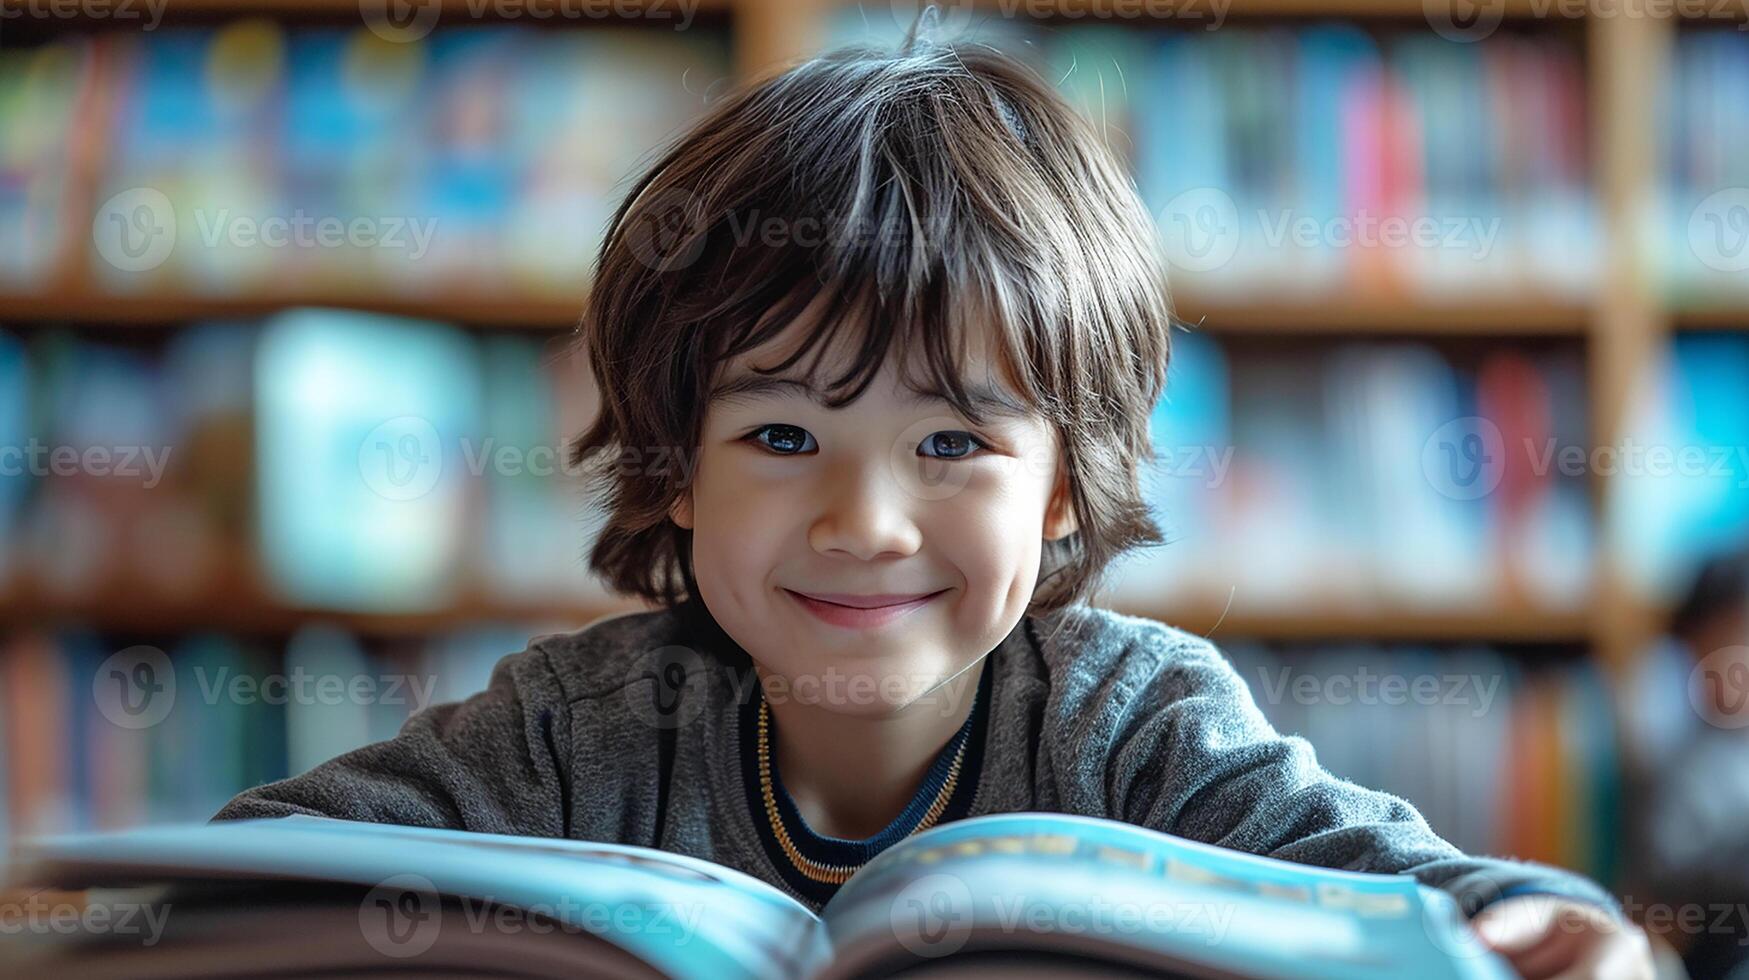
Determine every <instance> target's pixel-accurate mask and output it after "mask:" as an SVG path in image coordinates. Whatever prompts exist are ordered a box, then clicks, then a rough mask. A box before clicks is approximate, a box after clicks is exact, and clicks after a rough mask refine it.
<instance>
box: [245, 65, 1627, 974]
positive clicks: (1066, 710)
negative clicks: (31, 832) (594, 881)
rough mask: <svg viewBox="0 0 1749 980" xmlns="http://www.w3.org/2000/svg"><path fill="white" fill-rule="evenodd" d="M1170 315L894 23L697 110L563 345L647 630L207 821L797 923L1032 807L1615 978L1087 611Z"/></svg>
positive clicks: (612, 242) (1577, 910)
mask: <svg viewBox="0 0 1749 980" xmlns="http://www.w3.org/2000/svg"><path fill="white" fill-rule="evenodd" d="M1187 138H1194V135H1193V134H1192V135H1191V136H1188V137H1187ZM1170 321H1171V314H1170V307H1169V298H1168V296H1167V293H1166V289H1165V275H1164V269H1163V266H1162V262H1161V259H1160V257H1159V255H1158V251H1157V246H1156V239H1155V234H1154V230H1153V228H1152V226H1151V224H1150V221H1149V217H1148V214H1147V213H1146V211H1145V209H1144V208H1143V206H1142V204H1141V203H1140V201H1139V199H1138V197H1137V195H1136V193H1135V190H1134V185H1133V183H1132V182H1131V181H1130V179H1129V178H1128V177H1127V176H1126V175H1125V172H1124V170H1123V168H1122V167H1121V166H1120V164H1119V163H1118V161H1117V160H1116V159H1115V158H1114V157H1113V155H1112V154H1111V153H1110V151H1109V150H1108V149H1107V148H1106V147H1105V146H1104V145H1103V143H1102V142H1101V141H1100V139H1099V138H1098V137H1097V136H1096V134H1095V133H1094V132H1093V130H1092V129H1091V127H1090V126H1089V125H1088V124H1087V123H1086V122H1084V121H1083V120H1082V119H1081V118H1080V117H1079V116H1077V115H1076V114H1075V113H1074V112H1073V111H1072V110H1071V109H1070V108H1069V107H1068V106H1067V105H1066V103H1064V102H1063V101H1062V100H1061V99H1060V98H1059V97H1058V96H1057V95H1056V94H1055V93H1054V91H1053V90H1052V89H1051V87H1050V86H1049V85H1048V84H1047V83H1046V82H1044V81H1043V80H1041V79H1040V78H1039V77H1038V76H1037V75H1036V74H1034V73H1032V72H1031V71H1029V70H1028V69H1026V68H1025V67H1023V66H1021V65H1019V64H1018V63H1016V62H1014V61H1012V60H1010V59H1009V58H1007V57H1005V56H1003V55H1001V54H999V53H997V52H995V51H993V50H991V49H988V48H986V47H983V46H979V45H947V44H941V43H936V42H933V41H930V40H927V39H918V38H915V37H913V38H912V39H908V40H907V42H906V44H905V45H904V46H903V47H902V48H901V49H900V50H899V51H898V52H896V53H889V52H878V51H873V50H870V49H866V48H853V49H846V50H843V51H839V52H835V53H833V54H830V55H827V56H825V57H822V58H819V59H816V60H813V61H810V62H808V63H806V64H803V65H801V66H799V67H796V68H794V69H793V70H791V71H788V72H787V73H785V74H782V75H779V76H777V77H775V78H772V79H770V80H767V81H765V82H763V83H762V84H758V85H756V86H753V87H751V88H748V89H745V90H742V91H740V92H738V93H736V94H733V95H731V96H728V97H727V98H725V99H724V100H723V101H722V102H721V103H719V104H718V105H717V106H716V107H715V108H714V109H712V110H711V111H710V112H709V113H708V115H707V117H706V118H704V119H703V120H702V121H701V122H699V123H698V124H697V125H696V126H694V127H693V128H692V129H691V130H690V131H689V132H687V133H686V134H685V135H684V136H683V137H682V138H681V139H680V140H679V141H678V142H677V143H676V144H675V145H674V146H673V148H672V149H670V150H669V151H668V152H667V153H666V155H664V156H663V157H662V158H661V159H660V160H658V161H657V162H656V163H655V164H654V166H653V167H652V168H651V170H650V171H649V173H648V174H646V175H645V176H644V177H643V178H642V179H641V180H640V181H639V182H638V183H637V184H636V185H635V186H634V187H633V188H632V189H631V193H629V194H628V195H627V199H626V202H625V203H624V204H623V205H622V206H621V207H620V209H619V211H618V213H617V214H616V215H615V216H614V219H613V222H612V224H611V226H610V230H609V233H608V235H607V238H606V241H605V244H604V246H603V249H602V252H601V255H600V261H599V266H598V270H597V275H596V278H595V285H594V287H593V289H592V291H591V294H590V296H589V300H588V306H587V309H586V312H585V314H584V317H583V321H582V325H581V328H580V334H581V342H582V343H583V345H584V346H585V348H586V349H587V354H588V358H589V362H590V364H591V365H592V367H593V370H594V372H595V375H596V378H597V381H598V383H599V385H600V389H601V394H602V410H601V415H600V417H599V419H598V420H597V421H596V422H595V424H594V425H593V427H592V428H591V429H590V430H589V431H588V432H586V433H585V434H583V435H582V436H581V437H580V438H579V439H578V440H577V441H576V443H575V444H574V446H573V447H572V454H573V461H574V462H575V463H578V464H582V463H585V462H590V461H593V462H594V463H595V464H596V465H597V466H598V471H597V473H598V477H599V479H600V481H601V483H602V484H603V491H604V493H605V499H606V501H607V504H608V508H609V511H610V517H609V519H608V522H607V524H606V526H605V528H604V529H603V531H602V532H601V534H600V537H599V539H598V543H597V544H596V546H595V548H594V550H593V552H592V554H591V555H590V563H591V566H592V568H593V569H594V570H596V571H597V572H598V573H600V574H601V575H602V576H603V577H604V578H605V579H606V580H607V581H608V582H610V583H611V584H612V585H613V586H614V587H615V588H617V589H618V590H620V591H622V592H625V593H629V594H636V595H640V596H643V597H646V598H649V599H652V600H655V601H657V602H658V603H659V605H660V609H661V611H655V612H646V613H636V614H630V615H625V616H620V617H616V618H613V619H609V620H606V621H603V622H599V623H596V624H593V625H591V626H590V627H588V628H586V629H582V630H579V631H577V632H573V633H567V634H555V635H548V636H541V637H537V638H535V639H533V640H531V641H530V643H529V645H528V648H527V649H526V650H524V651H522V652H520V653H517V654H515V655H513V656H511V657H508V658H506V659H504V660H503V661H501V662H500V663H499V664H498V665H497V667H496V669H495V670H494V671H493V674H492V677H491V680H490V683H489V686H488V688H487V690H486V691H484V692H482V693H480V694H476V695H474V696H473V697H471V698H469V699H468V700H466V701H464V702H461V703H456V704H444V705H438V706H435V707H432V708H430V709H429V710H427V711H424V712H422V713H420V714H418V715H416V716H415V717H413V718H412V719H410V720H409V721H408V722H407V724H406V726H405V727H404V728H403V729H402V730H401V732H400V734H399V735H398V736H396V737H395V738H394V739H392V740H390V741H386V742H381V743H377V744H375V745H370V746H366V747H364V748H361V749H358V750H356V751H354V752H350V753H347V754H346V755H343V756H341V757H339V758H337V759H334V760H331V761H329V762H327V763H325V764H323V765H320V766H318V767H316V768H315V769H313V770H311V771H310V772H307V773H305V774H303V775H300V776H296V777H294V778H291V779H287V780H282V781H280V782H276V783H272V784H269V785H266V786H262V787H258V788H256V789H252V790H249V791H247V792H245V793H243V794H241V795H239V796H238V797H237V798H236V799H234V800H232V801H231V802H230V803H229V804H228V805H226V806H225V808H224V809H223V810H222V811H221V812H220V813H219V814H218V816H217V817H216V818H215V819H229V818H240V817H257V816H270V815H282V814H291V813H315V814H326V815H329V816H335V817H343V818H348V819H355V820H370V821H382V822H394V823H404V824H417V825H424V826H442V827H457V828H465V829H468V830H473V831H483V832H492V833H508V834H526V835H536V836H553V837H572V838H577V839H586V840H601V841H617V842H623V843H630V844H640V845H644V846H649V847H658V848H663V849H666V850H670V851H675V852H679V853H684V854H691V855H695V856H698V857H702V858H706V859H709V860H711V861H716V862H719V863H722V864H726V865H730V866H733V867H736V868H739V869H741V870H743V871H746V872H748V873H750V874H753V875H755V876H757V877H759V878H762V879H765V880H767V881H769V882H772V883H773V884H775V885H777V886H779V887H781V888H784V889H786V890H787V891H789V892H790V893H792V894H794V895H796V896H797V897H798V898H800V899H801V900H802V901H804V902H805V903H806V904H808V905H809V906H810V907H812V908H815V909H818V908H819V907H820V906H821V905H822V904H823V903H824V902H825V900H826V899H827V898H829V897H830V896H831V895H832V894H833V893H834V891H835V890H836V888H837V887H838V884H839V883H840V882H842V881H843V880H844V879H845V878H847V877H848V876H849V874H850V873H851V872H852V871H854V870H855V869H856V868H857V867H859V866H861V865H862V864H863V863H864V862H866V861H867V860H868V859H869V858H870V857H872V856H873V855H875V854H877V853H879V852H880V851H881V850H882V849H883V848H885V847H886V846H888V845H889V844H891V843H893V842H894V841H896V840H899V839H901V838H903V837H905V836H907V835H909V834H911V833H914V832H916V831H918V830H920V829H923V828H926V827H928V826H931V825H935V824H940V823H944V822H948V821H952V820H955V819H959V818H962V817H966V816H972V815H978V814H984V813H997V812H1011V811H1018V810H1051V811H1062V812H1069V813H1080V814H1089V815H1093V816H1098V817H1107V818H1112V819H1117V820H1124V821H1128V822H1132V823H1136V824H1140V825H1143V826H1147V827H1151V828H1154V829H1157V830H1161V831H1165V832H1168V833H1172V834H1177V835H1181V836H1184V837H1188V838H1193V839H1195V840H1199V841H1207V842H1211V843H1214V844H1218V845H1221V846H1224V847H1229V848H1233V849H1236V850H1243V851H1250V852H1254V853H1259V854H1267V855H1272V856H1274V857H1278V858H1285V859H1288V860H1293V861H1301V862H1305V863H1308V864H1318V865H1325V866H1330V867H1337V868H1347V869H1352V870H1358V871H1372V872H1387V873H1389V872H1408V873H1411V874H1413V875H1415V876H1416V878H1417V879H1419V880H1420V881H1422V882H1425V883H1427V884H1429V885H1434V886H1438V887H1443V888H1445V889H1448V890H1450V891H1451V892H1453V893H1454V894H1456V895H1457V896H1459V898H1460V900H1461V901H1462V902H1463V903H1464V905H1465V907H1466V909H1467V910H1469V911H1470V912H1472V913H1474V912H1476V911H1477V910H1478V909H1479V908H1480V907H1481V906H1483V905H1486V908H1485V909H1483V910H1482V911H1481V913H1480V915H1479V916H1477V918H1476V920H1475V925H1476V927H1477V928H1478V930H1479V931H1480V932H1481V933H1482V934H1483V936H1484V938H1485V940H1486V941H1488V942H1490V943H1492V944H1494V945H1495V946H1497V947H1498V948H1500V949H1501V950H1502V951H1503V953H1505V954H1506V955H1507V956H1508V957H1509V958H1510V959H1511V961H1512V962H1513V963H1514V964H1515V965H1516V966H1517V967H1518V968H1519V969H1520V970H1521V971H1522V972H1524V973H1525V974H1526V975H1527V976H1533V977H1535V976H1545V975H1551V974H1553V973H1555V972H1557V971H1560V970H1565V969H1574V970H1576V971H1578V972H1580V973H1583V974H1585V975H1598V976H1605V975H1607V976H1623V977H1626V976H1645V975H1649V962H1650V961H1649V959H1648V957H1647V954H1646V947H1645V941H1644V939H1643V937H1642V936H1641V934H1640V933H1638V931H1637V930H1635V929H1634V928H1633V927H1632V926H1631V925H1628V924H1626V923H1624V922H1623V921H1622V919H1621V916H1620V913H1619V910H1618V908H1617V906H1616V905H1615V903H1614V902H1613V900H1612V899H1611V898H1610V896H1609V895H1608V894H1607V893H1605V892H1604V891H1603V890H1602V889H1601V888H1599V887H1598V886H1597V885H1595V884H1594V883H1592V882H1590V881H1588V880H1586V879H1584V878H1581V877H1579V876H1576V875H1573V874H1570V873H1566V872H1562V871H1558V870H1556V869H1553V868H1549V867H1544V866H1538V865H1531V864H1524V863H1516V862H1507V861H1499V860H1490V859H1479V858H1470V857H1466V856H1464V855H1463V854H1462V853H1460V852H1459V851H1458V850H1457V849H1456V848H1454V847H1453V846H1451V845H1450V844H1448V843H1447V842H1445V841H1444V840H1442V839H1441V838H1439V837H1438V836H1436V835H1435V834H1434V833H1433V832H1432V831H1431V830H1430V829H1429V828H1428V826H1427V824H1426V822H1425V821H1424V820H1423V819H1422V818H1421V816H1420V814H1419V813H1417V812H1416V811H1415V809H1414V808H1413V807H1411V806H1410V805H1409V804H1408V803H1406V802H1404V801H1403V800H1401V799H1398V798H1396V797H1393V796H1390V795H1388V794H1385V793H1381V792H1374V791H1370V790H1367V789H1363V788H1361V787H1359V786H1355V785H1353V784H1351V783H1347V782H1344V781H1342V780H1339V779H1337V778H1335V777H1334V776H1332V775H1331V774H1330V773H1328V772H1327V771H1325V770H1324V769H1323V768H1322V767H1321V766H1319V764H1318V763H1317V762H1316V760H1315V757H1314V756H1313V753H1312V749H1311V747H1310V746H1309V745H1308V744H1307V743H1306V742H1305V741H1304V740H1302V739H1299V738H1297V737H1284V736H1282V735H1279V734H1278V733H1276V732H1275V731H1274V730H1273V729H1272V728H1271V727H1270V726H1269V724H1268V723H1267V722H1266V721H1265V720H1264V718H1263V717H1262V715H1261V714H1260V713H1259V712H1258V710H1257V708H1256V706H1255V704H1254V703H1253V701H1252V699H1251V696H1250V693H1249V691H1248V689H1247V688H1246V686H1245V684H1244V682H1243V681H1242V680H1241V679H1240V678H1239V676H1238V675H1237V673H1236V672H1235V671H1234V670H1233V669H1232V668H1231V666H1229V664H1228V663H1227V662H1226V660H1224V659H1223V657H1222V656H1221V654H1220V653H1219V652H1218V651H1217V650H1216V649H1215V648H1214V647H1213V646H1212V645H1210V644H1209V643H1208V642H1207V641H1205V640H1203V639H1202V638H1200V637H1197V636H1194V635H1190V634H1187V633H1184V632H1180V631H1178V630H1176V629H1173V628H1171V627H1168V626H1166V625H1163V624H1161V623H1157V622H1153V621H1151V620H1147V619H1140V618H1132V617H1128V616H1123V615H1118V614H1115V613H1111V612H1108V611H1103V610H1100V609H1096V608H1093V607H1091V606H1090V605H1088V604H1087V602H1086V600H1087V599H1088V597H1089V596H1090V595H1092V594H1093V593H1094V591H1095V587H1096V585H1097V583H1098V581H1099V579H1100V576H1101V573H1102V572H1103V571H1104V570H1106V569H1107V567H1108V566H1109V565H1110V563H1111V561H1112V559H1113V558H1114V557H1115V556H1117V555H1118V554H1120V553H1122V552H1123V551H1125V550H1126V549H1129V548H1133V547H1136V546H1139V545H1146V544H1152V543H1157V542H1159V541H1160V540H1161V534H1160V531H1159V529H1158V528H1157V527H1156V526H1155V525H1154V523H1153V522H1152V521H1151V519H1150V518H1149V515H1148V510H1147V507H1146V505H1145V504H1144V502H1143V500H1142V499H1141V497H1140V494H1139V491H1138V471H1139V468H1140V467H1141V466H1142V465H1143V464H1144V463H1146V462H1149V461H1150V460H1151V459H1152V446H1151V442H1150V436H1149V431H1148V417H1149V414H1150V410H1151V409H1152V407H1153V405H1154V404H1155V402H1156V401H1157V399H1158V398H1159V397H1160V395H1161V390H1162V386H1163V384H1164V380H1165V369H1166V363H1167V354H1168V328H1169V324H1170ZM677 449H678V450H683V451H682V452H679V453H678V454H676V452H675V450H677ZM677 458H678V459H679V460H682V461H683V463H675V462H671V461H673V460H676V459H677Z"/></svg>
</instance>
